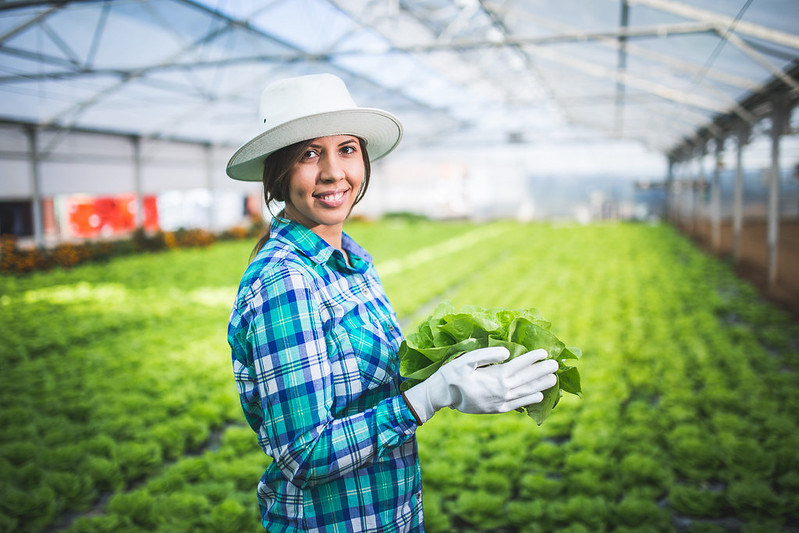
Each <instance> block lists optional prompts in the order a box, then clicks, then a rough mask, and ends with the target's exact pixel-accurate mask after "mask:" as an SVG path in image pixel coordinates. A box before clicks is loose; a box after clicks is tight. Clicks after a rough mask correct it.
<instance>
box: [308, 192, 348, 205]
mask: <svg viewBox="0 0 799 533" xmlns="http://www.w3.org/2000/svg"><path fill="white" fill-rule="evenodd" d="M349 190H350V189H339V190H335V191H324V192H320V193H315V194H314V195H313V196H314V198H316V199H317V200H319V202H320V203H322V204H323V205H326V206H328V207H339V206H340V205H342V204H343V203H344V195H345V194H347V192H348V191H349Z"/></svg>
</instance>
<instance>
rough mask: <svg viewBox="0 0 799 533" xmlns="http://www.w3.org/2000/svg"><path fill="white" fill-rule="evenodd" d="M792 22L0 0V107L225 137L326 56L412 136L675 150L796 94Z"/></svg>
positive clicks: (748, 1) (492, 0)
mask: <svg viewBox="0 0 799 533" xmlns="http://www.w3.org/2000/svg"><path fill="white" fill-rule="evenodd" d="M798 21H799V2H797V1H796V0H735V1H733V0H559V1H557V2H553V1H550V0H413V1H410V0H273V1H263V0H228V1H225V0H218V1H212V0H205V1H201V0H196V1H195V0H114V1H72V2H70V1H13V0H7V1H2V2H0V120H2V121H5V122H18V123H23V124H35V125H40V126H45V127H52V128H58V129H65V130H72V129H74V130H90V131H102V132H111V133H122V134H126V135H136V136H143V137H149V138H164V139H180V140H189V141H198V142H203V143H211V144H217V145H230V146H235V145H238V144H240V143H241V142H243V141H245V140H246V139H248V138H249V137H251V136H252V135H253V134H255V133H256V132H257V128H258V124H257V120H256V111H257V102H258V99H259V96H260V93H261V90H262V89H263V87H264V86H265V85H266V84H267V83H268V82H270V81H271V80H274V79H277V78H281V77H286V76H290V75H299V74H305V73H315V72H333V73H335V74H338V75H339V76H341V77H342V78H344V79H345V81H346V82H347V84H348V86H349V87H350V90H351V91H352V93H353V96H354V98H355V100H356V102H358V103H359V104H361V105H367V106H370V107H381V108H385V109H387V110H390V111H392V112H393V113H395V114H396V115H398V116H399V117H400V118H401V120H402V121H403V123H404V125H405V130H406V135H405V141H404V143H405V144H410V145H411V146H417V145H418V146H422V145H427V146H430V145H433V146H439V145H440V146H455V147H466V148H467V149H470V150H473V149H475V148H476V147H478V146H482V145H496V144H507V143H538V142H544V141H546V142H559V141H563V142H595V141H599V140H602V139H607V138H611V139H624V140H632V141H635V142H640V143H642V144H643V145H644V146H646V147H647V148H648V149H650V150H654V151H657V152H660V153H664V154H669V153H672V154H673V153H676V151H677V150H678V149H679V148H680V146H682V145H685V143H686V142H687V141H689V140H691V139H695V138H696V137H697V134H698V133H699V132H711V133H713V134H719V135H721V134H723V133H724V132H723V131H720V128H721V126H720V125H721V124H731V123H732V122H735V121H740V123H741V124H744V125H746V124H749V125H751V124H754V123H755V122H756V121H757V120H759V119H760V118H762V117H763V116H766V115H767V113H768V109H767V108H768V106H769V102H770V101H771V100H770V98H771V95H774V94H783V93H784V94H786V95H789V100H790V101H791V102H793V101H794V100H795V99H796V98H797V93H799V80H797V76H798V74H797V64H799V62H798V61H797V58H799V22H798ZM747 102H750V103H753V105H752V106H749V105H748V104H747ZM755 103H756V104H757V105H754V104H755ZM725 117H726V122H723V121H722V119H724V118H725ZM730 118H732V119H735V120H733V121H730V120H729V119H730Z"/></svg>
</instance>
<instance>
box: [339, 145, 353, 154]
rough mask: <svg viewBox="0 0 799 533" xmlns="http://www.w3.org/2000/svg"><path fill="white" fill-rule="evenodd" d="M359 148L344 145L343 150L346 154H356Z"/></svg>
mask: <svg viewBox="0 0 799 533" xmlns="http://www.w3.org/2000/svg"><path fill="white" fill-rule="evenodd" d="M356 151H357V150H356V149H355V147H354V146H343V147H342V148H341V152H342V153H344V154H354V153H355V152H356Z"/></svg>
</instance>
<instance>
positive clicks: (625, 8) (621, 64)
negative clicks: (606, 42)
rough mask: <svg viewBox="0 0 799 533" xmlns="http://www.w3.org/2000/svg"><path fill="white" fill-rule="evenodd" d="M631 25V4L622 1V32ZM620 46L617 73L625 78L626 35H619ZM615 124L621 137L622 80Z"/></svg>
mask: <svg viewBox="0 0 799 533" xmlns="http://www.w3.org/2000/svg"><path fill="white" fill-rule="evenodd" d="M629 25H630V4H629V3H628V2H627V0H621V21H620V22H619V26H621V28H622V30H627V28H628V27H629ZM618 46H619V59H618V66H617V67H616V68H617V71H618V73H619V76H623V75H624V73H625V72H626V71H627V36H626V35H619V39H618ZM615 114H616V116H615V124H614V127H613V129H614V133H615V134H616V135H617V136H621V134H622V131H624V84H623V83H622V82H621V79H619V80H616V109H615Z"/></svg>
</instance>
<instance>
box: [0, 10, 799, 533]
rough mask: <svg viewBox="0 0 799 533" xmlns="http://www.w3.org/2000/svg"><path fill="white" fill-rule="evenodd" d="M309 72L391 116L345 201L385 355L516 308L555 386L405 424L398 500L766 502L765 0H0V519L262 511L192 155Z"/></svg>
mask: <svg viewBox="0 0 799 533" xmlns="http://www.w3.org/2000/svg"><path fill="white" fill-rule="evenodd" d="M313 74H334V75H335V76H337V77H338V78H340V79H341V80H343V81H344V83H345V85H346V88H347V89H348V90H349V92H350V93H351V95H352V98H353V99H354V101H355V102H356V103H357V105H359V106H362V107H368V108H376V109H379V110H386V111H388V112H390V113H391V114H393V115H394V116H395V117H397V118H398V119H399V121H400V122H401V124H402V136H401V137H402V138H401V142H399V144H398V145H397V147H396V149H395V150H394V151H393V152H392V153H391V154H390V155H388V156H386V157H385V158H380V159H377V160H375V161H374V162H373V163H372V165H371V179H370V182H369V186H368V191H367V192H366V194H365V196H364V197H363V201H361V202H360V203H358V204H357V205H356V206H355V207H354V209H353V210H352V212H351V214H350V215H349V216H348V217H347V219H346V220H345V221H344V222H343V228H344V231H345V232H346V235H348V236H350V237H352V238H353V239H354V240H355V241H357V243H358V245H360V246H362V247H363V249H365V250H366V251H368V254H369V256H370V258H371V259H370V261H373V266H374V269H373V270H375V271H376V272H377V273H378V274H379V276H380V277H379V280H378V281H377V283H378V284H380V285H381V287H382V288H383V289H384V291H385V295H386V296H387V299H386V301H390V306H389V308H390V309H391V310H393V311H392V312H393V313H395V315H396V316H395V317H394V318H395V321H396V323H397V325H398V326H400V328H401V330H402V333H401V334H396V335H402V336H403V338H402V342H403V345H402V346H403V347H402V349H401V350H400V351H399V353H396V354H395V355H396V360H397V368H398V369H399V370H402V379H403V380H405V385H406V386H409V385H410V384H414V385H416V384H423V383H424V381H425V379H427V377H428V376H429V375H430V374H431V373H432V372H434V371H436V369H438V368H439V367H440V366H441V365H442V364H446V363H445V360H444V359H436V357H440V355H436V356H435V357H433V356H431V355H430V354H431V353H433V351H435V350H441V349H442V345H441V343H440V340H441V335H444V333H446V335H449V336H448V337H447V341H448V342H452V343H455V344H457V343H459V342H464V343H472V344H468V345H469V346H473V347H484V346H486V343H488V345H489V346H498V345H499V346H510V349H511V354H512V358H513V357H517V356H518V354H517V353H515V352H513V350H514V349H515V348H514V346H517V347H518V346H519V345H524V346H527V347H528V348H529V349H532V348H533V347H538V345H535V346H533V345H532V344H530V343H531V342H533V341H532V340H530V339H532V337H533V335H532V334H529V335H528V337H527V338H524V335H523V334H522V333H519V332H520V331H522V329H521V328H523V327H527V328H530V331H532V330H533V329H532V328H539V329H540V330H545V332H540V331H539V329H535V331H538V332H539V333H537V335H539V336H547V338H548V339H550V340H551V342H550V344H548V345H547V350H548V352H549V358H550V359H553V358H554V359H557V360H558V362H559V369H558V374H557V375H558V378H557V379H558V381H557V384H558V385H557V387H556V388H554V389H549V391H550V392H551V391H553V390H554V391H555V392H556V393H558V391H560V392H563V391H565V392H567V393H568V392H571V393H572V394H565V395H563V396H562V397H561V396H560V393H558V395H557V396H552V395H551V394H550V396H547V395H546V394H545V395H544V397H545V398H546V399H545V400H544V404H546V402H550V399H551V400H552V401H551V402H550V403H549V404H547V411H546V416H543V415H541V413H540V412H539V413H538V414H537V416H534V415H533V413H532V412H531V411H528V413H527V414H529V415H530V416H527V414H525V413H518V412H507V413H503V414H490V415H479V414H464V413H462V412H458V411H457V410H455V409H441V410H439V411H438V413H436V414H435V416H434V417H433V418H432V419H431V420H430V421H429V422H427V421H425V422H424V423H423V424H421V425H419V426H418V428H417V429H416V430H415V433H414V435H415V437H414V438H415V441H414V442H418V461H419V465H420V471H421V480H422V487H423V492H422V493H420V494H421V495H420V498H422V496H423V502H421V503H420V506H421V507H422V508H423V510H424V514H423V516H424V519H423V520H424V530H425V531H431V532H438V531H440V532H460V531H464V532H502V533H505V532H513V533H515V532H550V531H558V532H559V531H568V532H574V533H576V532H589V531H590V532H610V531H620V532H626V531H630V532H632V531H637V532H645V531H646V532H661V531H662V532H742V533H748V532H783V531H784V532H797V531H799V504H797V503H796V502H797V501H799V415H797V413H798V412H799V377H798V376H797V371H799V323H797V318H799V107H797V103H799V2H796V1H795V0H562V1H557V2H552V1H545V0H268V1H267V0H265V1H254V0H228V1H211V0H58V1H55V0H50V1H48V0H5V1H0V317H1V319H2V328H0V332H1V333H0V368H2V371H0V428H2V432H0V532H5V531H9V532H17V531H19V532H43V531H48V532H49V531H59V532H61V531H63V532H69V533H80V532H106V531H107V532H143V531H158V532H165V533H166V532H181V531H191V532H205V531H207V532H209V533H211V532H225V531H230V532H243V531H253V532H254V531H264V530H269V531H271V530H272V529H270V528H269V527H268V526H262V524H261V519H262V516H261V515H260V514H259V501H258V499H257V497H256V489H257V487H258V481H259V479H260V478H261V476H262V475H263V474H264V470H265V469H267V471H268V469H269V468H272V467H273V464H272V459H271V458H270V456H269V455H267V454H265V453H264V451H265V450H264V449H262V448H261V446H259V438H258V435H256V434H255V433H254V432H253V431H252V429H251V428H250V427H249V426H248V425H247V421H248V420H246V419H245V417H244V416H243V415H242V404H240V400H241V397H240V396H239V394H237V389H236V383H235V382H234V373H233V371H232V370H233V369H232V368H231V345H230V344H229V340H228V338H227V337H226V332H227V328H228V325H229V323H232V320H233V319H232V315H231V306H234V302H238V301H239V300H238V297H237V291H238V289H239V282H240V280H241V279H242V276H243V274H244V273H245V270H246V269H247V268H248V265H249V264H250V261H251V260H254V259H253V258H254V257H255V256H254V255H253V254H254V252H253V247H254V246H255V244H256V242H257V241H258V239H259V237H261V235H262V234H263V233H264V232H265V231H266V230H267V228H269V223H270V221H273V223H274V219H273V216H274V210H272V211H270V210H269V209H268V208H267V206H266V205H265V202H264V185H263V184H262V183H261V182H247V181H237V180H234V179H230V177H229V176H228V175H227V174H226V166H227V164H228V161H229V160H230V158H231V156H232V155H233V154H234V153H235V152H236V151H237V150H238V149H239V148H240V147H241V146H242V145H243V144H244V143H246V142H247V141H248V140H249V139H253V138H254V137H255V136H257V135H259V134H260V133H261V132H262V131H263V129H264V125H263V124H262V123H261V122H263V121H262V120H260V116H259V114H258V111H259V102H260V100H261V95H262V91H263V90H264V88H265V87H266V86H267V85H269V84H270V83H273V82H275V81H277V80H282V79H287V78H292V77H295V76H305V75H313ZM262 166H263V165H262ZM342 253H343V252H342ZM348 261H349V260H348ZM357 264H358V263H357V262H356V263H353V264H349V263H347V265H349V266H350V267H352V268H356V267H357ZM442 309H450V310H451V311H452V313H451V314H450V315H447V317H448V318H446V319H444V318H441V316H443V313H444V312H443V311H442ZM234 310H235V306H234ZM455 310H457V312H456V311H455ZM486 310H489V311H486ZM498 310H501V311H498ZM468 313H471V314H472V315H473V317H472V318H471V319H469V320H470V321H471V322H469V325H468V327H466V326H464V325H463V322H457V320H458V319H462V318H463V315H464V314H468ZM511 316H512V317H513V321H512V322H511V318H510V317H511ZM459 317H460V318H459ZM503 317H504V318H503ZM450 319H451V320H455V321H456V322H457V324H456V325H450V326H447V325H446V324H445V322H446V320H450ZM375 320H377V319H375ZM525 320H526V321H527V322H524V321H525ZM509 324H513V325H512V326H509ZM520 324H521V325H520ZM367 326H368V327H371V326H372V325H371V324H367ZM489 326H490V327H489ZM380 327H382V325H381V326H380ZM425 328H428V329H427V330H425ZM437 328H438V329H437ZM464 328H465V329H464ZM491 328H494V329H491ZM439 330H440V332H444V333H440V332H439V333H436V331H439ZM456 330H457V334H458V335H461V336H462V337H458V335H455V333H454V332H455V331H456ZM381 331H382V330H381ZM386 331H388V330H386ZM392 331H393V330H392ZM425 331H427V332H428V333H429V332H430V331H432V333H431V336H430V338H429V339H428V340H430V343H431V344H430V345H424V346H423V343H422V342H421V341H422V340H423V339H424V338H425V335H426V334H427V333H425ZM382 333H386V332H382ZM446 335H444V336H446ZM500 336H502V338H500ZM398 338H399V337H398ZM536 338H537V337H536ZM542 338H543V337H542ZM433 339H435V343H437V344H434V340H433ZM528 340H529V341H530V343H527V341H528ZM478 341H479V342H478ZM556 341H557V342H556ZM561 341H562V342H561ZM347 342H348V343H349V342H350V341H349V340H347ZM352 342H353V343H355V340H353V341H352ZM480 342H482V343H483V344H479V343H480ZM536 342H537V341H536ZM475 343H477V344H475ZM514 343H515V344H514ZM553 346H555V348H553ZM518 349H519V350H521V348H518ZM414 350H415V351H414ZM430 350H433V351H430ZM553 350H554V351H556V352H557V354H555V355H553V353H552V352H553ZM561 350H563V351H561ZM570 350H571V351H570ZM410 352H413V354H414V355H413V357H416V358H417V359H415V360H413V361H411V360H410V359H407V360H406V359H405V357H406V356H407V357H410V356H408V355H407V354H408V353H410ZM435 353H436V354H440V353H443V352H440V351H439V352H435ZM460 353H463V350H462V351H461V352H459V354H460ZM450 356H451V354H450V355H449V356H448V357H450ZM392 357H393V355H392ZM454 357H455V358H457V357H459V355H457V356H454ZM426 358H429V359H426ZM400 359H401V360H400ZM234 361H235V354H234ZM409 361H410V362H409ZM447 361H448V362H451V361H450V360H447ZM361 363H362V362H361V361H360V360H359V361H358V364H361ZM411 363H413V364H416V366H413V365H412V364H411ZM353 364H355V363H353ZM564 365H568V366H564ZM356 368H357V367H356ZM578 371H579V374H578ZM361 372H363V368H361ZM362 379H363V378H362ZM553 394H554V393H553ZM242 397H243V396H242ZM553 402H554V404H555V405H553ZM542 405H543V404H542ZM549 409H551V412H549ZM245 411H246V409H245ZM414 416H417V415H416V413H415V412H414ZM345 418H346V417H345ZM337 419H338V417H337ZM261 444H262V445H263V442H261ZM277 463H278V462H277V461H276V462H275V464H277ZM280 464H281V465H283V464H284V463H283V462H281V463H280ZM420 501H421V500H420ZM365 524H366V523H365V522H364V523H363V524H360V525H359V526H351V527H350V528H349V529H347V530H353V531H361V530H370V531H371V530H374V529H369V528H367V527H366V525H365ZM275 527H276V528H277V526H275ZM392 527H393V526H392ZM392 527H388V526H387V527H386V528H384V529H379V528H378V529H377V530H381V531H382V530H385V531H395V530H400V529H392ZM398 527H399V526H397V528H398ZM417 529H419V528H417ZM281 531H282V529H281Z"/></svg>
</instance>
